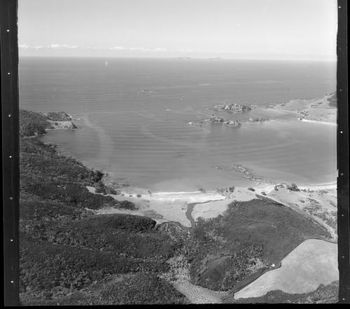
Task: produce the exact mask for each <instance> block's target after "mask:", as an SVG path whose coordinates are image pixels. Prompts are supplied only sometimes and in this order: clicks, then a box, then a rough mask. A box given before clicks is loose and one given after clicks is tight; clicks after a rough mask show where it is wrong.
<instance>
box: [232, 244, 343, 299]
mask: <svg viewBox="0 0 350 309" xmlns="http://www.w3.org/2000/svg"><path fill="white" fill-rule="evenodd" d="M337 258H338V257H337V245H336V244H332V243H329V242H326V241H323V240H316V239H309V240H306V241H304V242H303V243H301V244H300V245H299V246H298V247H297V248H295V249H294V250H293V251H292V252H291V253H290V254H288V255H287V256H286V257H285V258H284V259H283V260H282V262H281V267H280V268H278V269H275V270H271V271H269V272H266V273H265V274H263V275H262V276H261V277H259V278H258V279H257V280H255V281H254V282H252V283H251V284H249V285H248V286H246V287H245V288H243V289H242V290H240V291H239V292H237V293H235V295H234V298H235V299H239V298H249V297H260V296H263V295H265V294H266V293H268V292H269V291H274V290H282V291H283V292H286V293H290V294H301V293H309V292H312V291H314V290H316V289H317V288H318V286H319V285H320V284H324V285H327V284H330V283H331V282H333V281H335V280H338V279H339V273H338V260H337Z"/></svg>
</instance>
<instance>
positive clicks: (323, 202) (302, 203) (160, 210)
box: [87, 183, 337, 241]
mask: <svg viewBox="0 0 350 309" xmlns="http://www.w3.org/2000/svg"><path fill="white" fill-rule="evenodd" d="M277 187H278V188H277V190H276V188H275V185H272V184H258V185H256V186H254V187H251V188H246V187H235V189H234V191H233V192H230V193H227V192H226V193H225V192H223V193H221V192H216V191H210V192H202V191H190V192H182V191H181V192H154V193H151V192H150V191H147V190H145V189H139V188H126V189H125V191H122V192H121V194H118V195H116V194H109V196H111V197H113V198H114V199H116V200H118V201H124V200H128V201H130V202H133V203H134V204H135V205H136V207H137V210H127V209H116V208H112V207H109V208H103V209H99V210H97V211H96V213H97V214H113V213H125V214H131V215H138V216H146V217H150V218H152V219H154V220H156V221H157V222H158V223H162V222H169V221H174V222H179V223H180V224H182V225H183V226H186V227H191V226H192V225H193V224H194V222H196V221H197V220H198V218H200V217H201V218H203V219H210V218H215V217H217V216H219V215H221V214H223V213H224V212H225V210H226V209H227V207H228V205H229V204H230V203H232V202H233V201H250V200H252V199H255V198H258V197H259V196H266V197H268V198H270V199H272V200H274V201H276V202H278V203H281V204H283V205H285V206H287V207H290V208H292V209H294V210H295V211H298V212H300V213H302V214H304V215H307V216H310V217H311V218H312V219H313V220H315V221H317V222H318V223H320V224H321V225H323V226H324V227H325V228H326V229H327V230H328V231H329V233H330V234H331V236H332V239H333V241H336V240H337V227H336V215H337V194H336V185H335V184H334V183H332V184H319V185H311V186H301V187H299V191H293V190H290V189H289V188H288V187H287V185H277ZM87 189H88V190H89V191H90V192H91V193H95V188H93V187H87Z"/></svg>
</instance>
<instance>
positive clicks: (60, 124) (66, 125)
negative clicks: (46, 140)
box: [48, 120, 78, 130]
mask: <svg viewBox="0 0 350 309" xmlns="http://www.w3.org/2000/svg"><path fill="white" fill-rule="evenodd" d="M48 122H49V123H50V129H51V130H58V129H70V130H73V129H77V128H78V127H77V126H76V125H75V124H74V123H73V122H72V121H58V120H57V121H53V120H48Z"/></svg>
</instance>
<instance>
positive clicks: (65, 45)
mask: <svg viewBox="0 0 350 309" xmlns="http://www.w3.org/2000/svg"><path fill="white" fill-rule="evenodd" d="M48 48H69V49H70V48H78V45H68V44H50V45H49V46H48Z"/></svg>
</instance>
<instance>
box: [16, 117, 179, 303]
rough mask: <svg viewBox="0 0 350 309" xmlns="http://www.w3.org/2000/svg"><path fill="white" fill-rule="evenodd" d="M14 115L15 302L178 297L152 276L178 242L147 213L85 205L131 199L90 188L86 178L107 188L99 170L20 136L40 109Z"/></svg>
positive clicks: (37, 126) (37, 122)
mask: <svg viewBox="0 0 350 309" xmlns="http://www.w3.org/2000/svg"><path fill="white" fill-rule="evenodd" d="M54 116H57V115H54ZM20 120H21V137H20V299H21V303H22V304H23V305H56V304H66V305H74V304H76V305H88V304H128V303H183V302H184V301H185V297H184V296H183V295H181V294H180V293H178V292H177V291H176V290H175V289H174V288H173V287H172V286H171V285H170V284H169V283H167V282H166V281H164V280H163V279H160V278H159V277H158V276H159V275H160V274H161V273H163V272H166V271H167V270H168V268H169V266H168V264H167V263H166V260H167V259H168V258H169V257H171V256H173V255H174V254H175V252H176V250H177V249H178V248H179V246H180V245H181V243H180V242H177V241H176V240H174V239H171V238H170V237H169V236H168V235H167V234H166V233H164V232H162V231H161V230H159V229H156V228H155V225H156V222H155V221H153V220H152V219H149V218H145V217H139V216H132V215H103V216H97V215H94V213H93V212H92V211H91V210H89V209H98V208H101V207H104V206H112V207H116V208H124V207H125V204H127V207H128V208H134V207H135V205H133V204H132V203H131V202H127V203H125V202H119V201H116V200H114V199H113V198H112V197H109V196H105V195H96V194H92V193H90V192H89V191H88V190H87V189H86V186H87V185H89V186H94V187H96V188H99V189H100V190H102V191H107V189H108V188H106V187H105V185H104V184H103V182H102V177H103V173H101V172H100V171H93V170H90V169H88V168H86V167H85V166H84V165H82V164H81V163H80V162H78V161H77V160H75V159H73V158H68V157H65V156H62V155H60V154H59V153H58V152H57V151H56V148H55V147H54V146H52V145H47V144H44V143H42V142H41V141H40V140H39V139H38V138H37V137H34V138H26V137H29V136H30V137H31V136H33V135H40V134H45V129H46V128H47V127H48V126H47V123H46V122H45V121H46V120H45V117H44V116H42V115H41V114H38V113H32V112H26V111H21V116H20ZM130 204H132V205H130ZM115 276H119V277H120V278H119V279H118V280H117V281H116V280H115V279H114V278H115ZM97 287H99V288H97ZM84 291H85V292H84ZM86 291H88V292H86ZM86 293H88V294H86Z"/></svg>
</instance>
